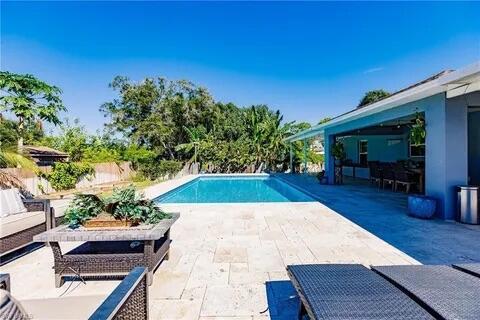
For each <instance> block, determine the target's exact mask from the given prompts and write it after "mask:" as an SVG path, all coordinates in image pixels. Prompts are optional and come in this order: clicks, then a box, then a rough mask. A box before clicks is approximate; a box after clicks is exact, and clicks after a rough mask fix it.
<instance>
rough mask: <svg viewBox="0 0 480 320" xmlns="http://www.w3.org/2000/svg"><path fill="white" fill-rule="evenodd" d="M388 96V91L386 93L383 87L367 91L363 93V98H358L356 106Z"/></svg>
mask: <svg viewBox="0 0 480 320" xmlns="http://www.w3.org/2000/svg"><path fill="white" fill-rule="evenodd" d="M389 96H390V93H388V92H387V91H385V90H383V89H379V90H371V91H368V92H366V93H365V95H364V96H363V98H362V99H361V100H360V104H359V105H358V107H363V106H366V105H368V104H371V103H374V102H377V101H380V100H382V99H385V98H387V97H389Z"/></svg>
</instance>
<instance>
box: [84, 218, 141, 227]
mask: <svg viewBox="0 0 480 320" xmlns="http://www.w3.org/2000/svg"><path fill="white" fill-rule="evenodd" d="M83 226H84V227H85V228H87V229H90V228H129V227H131V226H132V222H131V221H128V220H101V219H98V220H97V219H92V220H88V221H86V222H85V223H84V224H83Z"/></svg>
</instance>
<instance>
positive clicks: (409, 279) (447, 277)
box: [372, 265, 480, 320]
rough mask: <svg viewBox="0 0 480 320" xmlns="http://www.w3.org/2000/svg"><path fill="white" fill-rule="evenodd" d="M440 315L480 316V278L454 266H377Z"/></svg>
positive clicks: (451, 317) (449, 316) (444, 317)
mask: <svg viewBox="0 0 480 320" xmlns="http://www.w3.org/2000/svg"><path fill="white" fill-rule="evenodd" d="M372 269H373V270H375V271H376V272H377V273H379V274H380V275H382V276H383V277H385V278H386V279H388V280H389V281H390V282H392V283H393V284H395V285H396V286H397V287H399V288H401V289H402V290H404V291H405V292H407V293H408V294H409V295H410V296H411V297H412V298H414V299H416V300H417V301H419V302H420V303H423V304H424V305H426V306H428V308H429V309H430V310H429V311H430V312H431V313H432V314H434V315H435V316H437V317H438V318H440V319H472V320H473V319H480V303H479V297H480V279H478V278H476V277H474V276H472V275H469V274H468V273H465V272H462V271H460V270H457V269H454V268H452V267H450V266H435V265H432V266H422V265H418V266H386V267H373V268H372Z"/></svg>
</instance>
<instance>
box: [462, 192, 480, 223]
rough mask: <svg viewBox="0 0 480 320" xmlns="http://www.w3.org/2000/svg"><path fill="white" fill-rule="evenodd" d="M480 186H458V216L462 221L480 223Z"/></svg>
mask: <svg viewBox="0 0 480 320" xmlns="http://www.w3.org/2000/svg"><path fill="white" fill-rule="evenodd" d="M479 195H480V187H474V186H458V203H457V207H458V216H459V220H460V222H462V223H468V224H480V214H479V212H478V210H479V206H478V202H479V201H478V196H479Z"/></svg>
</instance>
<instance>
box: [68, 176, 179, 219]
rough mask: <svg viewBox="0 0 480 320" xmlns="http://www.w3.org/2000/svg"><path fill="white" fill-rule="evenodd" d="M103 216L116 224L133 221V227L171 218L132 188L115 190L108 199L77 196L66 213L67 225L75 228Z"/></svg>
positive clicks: (90, 195)
mask: <svg viewBox="0 0 480 320" xmlns="http://www.w3.org/2000/svg"><path fill="white" fill-rule="evenodd" d="M102 212H105V213H108V214H110V215H111V216H112V217H114V218H115V219H117V220H124V221H130V222H132V224H134V225H135V224H141V223H145V224H155V223H158V222H159V221H160V220H162V219H168V218H170V217H171V216H170V215H169V214H168V213H165V212H163V211H162V210H161V209H160V208H158V207H157V206H156V205H155V203H154V202H153V201H152V200H150V199H146V198H144V196H143V194H140V193H138V192H137V190H136V189H135V187H134V186H132V185H130V186H128V187H125V188H116V189H114V191H113V193H112V195H111V196H110V197H107V198H100V197H98V196H96V195H93V194H77V195H75V197H74V199H73V200H72V202H71V204H70V205H69V207H68V208H67V210H66V212H65V223H67V224H68V225H69V226H70V227H73V228H76V227H79V226H80V225H82V224H84V223H85V222H86V221H87V220H91V219H94V218H95V217H97V216H98V215H99V214H101V213H102Z"/></svg>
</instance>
